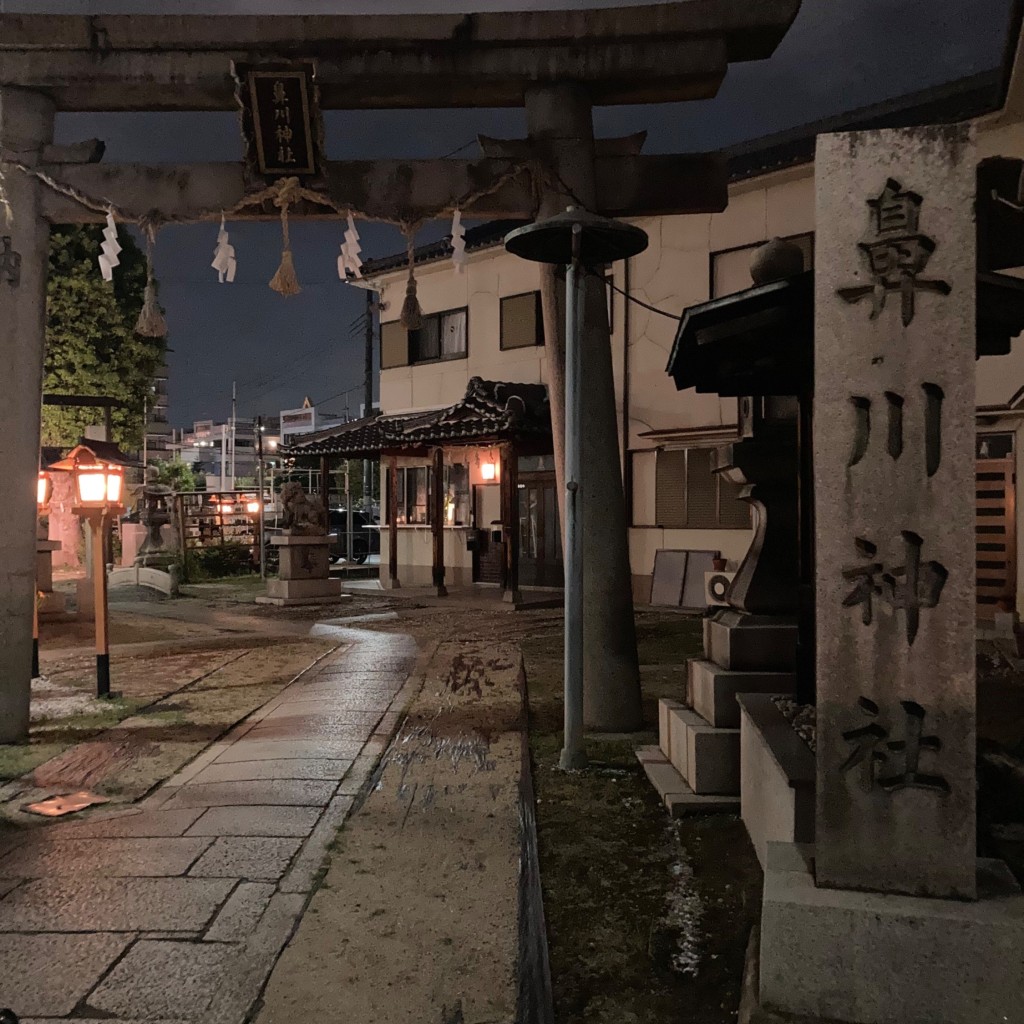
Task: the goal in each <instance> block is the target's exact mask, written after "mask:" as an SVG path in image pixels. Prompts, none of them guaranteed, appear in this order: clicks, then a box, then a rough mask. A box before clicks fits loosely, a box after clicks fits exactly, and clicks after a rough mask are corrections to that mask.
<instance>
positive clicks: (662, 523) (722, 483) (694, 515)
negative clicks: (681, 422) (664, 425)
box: [632, 447, 751, 530]
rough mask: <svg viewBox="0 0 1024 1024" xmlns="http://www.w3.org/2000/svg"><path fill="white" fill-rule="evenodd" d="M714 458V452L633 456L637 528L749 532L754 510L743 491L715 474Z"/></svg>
mask: <svg viewBox="0 0 1024 1024" xmlns="http://www.w3.org/2000/svg"><path fill="white" fill-rule="evenodd" d="M713 454H714V452H713V449H712V448H697V447H694V448H668V449H658V450H657V451H652V452H633V454H632V471H633V525H634V526H657V527H661V528H662V529H666V530H748V529H750V526H751V522H750V508H749V506H748V505H747V503H746V502H744V501H741V500H740V497H739V494H740V491H741V489H742V488H741V486H740V485H739V484H734V483H732V482H731V481H729V480H726V479H724V478H723V477H722V475H721V473H713V472H712V471H711V470H712V466H713ZM652 485H653V488H652ZM652 489H653V491H654V503H653V507H652V505H651V502H650V494H651V490H652ZM652 513H653V514H652Z"/></svg>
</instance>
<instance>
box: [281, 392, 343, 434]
mask: <svg viewBox="0 0 1024 1024" xmlns="http://www.w3.org/2000/svg"><path fill="white" fill-rule="evenodd" d="M344 422H345V417H344V416H341V415H338V414H337V413H330V412H325V411H323V410H320V409H318V408H317V407H316V406H315V405H313V404H312V403H311V402H310V401H309V400H308V399H307V400H306V402H305V403H304V404H303V406H302V408H301V409H283V410H282V411H281V444H283V445H288V444H290V443H292V441H294V440H295V439H297V438H299V437H301V436H302V435H303V434H312V433H314V432H316V431H318V430H326V429H327V428H328V427H333V426H335V425H336V424H339V423H344Z"/></svg>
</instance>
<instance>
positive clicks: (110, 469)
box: [74, 462, 124, 509]
mask: <svg viewBox="0 0 1024 1024" xmlns="http://www.w3.org/2000/svg"><path fill="white" fill-rule="evenodd" d="M74 472H75V489H76V491H77V492H78V503H79V505H81V506H82V508H96V509H99V508H107V507H108V506H111V505H120V503H121V492H122V490H123V488H124V467H122V466H115V465H113V464H111V463H103V462H96V463H94V464H86V463H76V465H75V470H74Z"/></svg>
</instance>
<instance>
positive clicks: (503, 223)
mask: <svg viewBox="0 0 1024 1024" xmlns="http://www.w3.org/2000/svg"><path fill="white" fill-rule="evenodd" d="M528 223H529V221H528V220H491V221H488V222H487V223H486V224H477V225H476V227H471V228H466V252H473V251H475V250H477V249H487V248H489V247H490V246H492V245H498V244H499V243H500V242H501V241H502V239H503V238H504V237H505V236H506V235H507V234H508V233H509V232H510V231H512V230H514V229H515V228H518V227H522V225H523V224H528ZM413 252H414V255H415V259H416V264H417V265H419V264H422V263H435V262H437V261H438V260H446V259H449V258H450V257H451V254H452V239H451V235H445V236H444V238H441V239H439V240H438V241H436V242H430V243H428V244H427V245H420V246H417V248H416V249H415V250H414V251H413ZM408 264H409V255H408V253H405V252H400V253H395V254H394V255H393V256H382V257H381V258H380V259H378V260H367V261H366V262H365V263H364V264H363V267H362V270H363V277H376V276H377V275H378V274H386V273H388V272H389V271H392V270H400V269H401V268H402V267H406V266H408Z"/></svg>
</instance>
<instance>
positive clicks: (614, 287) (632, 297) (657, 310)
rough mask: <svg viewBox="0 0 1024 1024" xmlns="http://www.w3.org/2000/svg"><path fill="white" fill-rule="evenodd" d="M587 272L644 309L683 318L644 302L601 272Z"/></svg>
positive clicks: (673, 317)
mask: <svg viewBox="0 0 1024 1024" xmlns="http://www.w3.org/2000/svg"><path fill="white" fill-rule="evenodd" d="M587 273H588V274H589V275H590V276H591V277H595V278H597V280H598V281H601V282H603V283H604V284H605V285H607V286H608V287H609V288H611V290H612V291H613V292H618V293H619V294H620V295H621V296H622V297H623V298H625V299H628V300H629V301H630V302H635V303H636V304H637V305H638V306H643V308H644V309H649V310H650V311H651V312H652V313H658V314H660V315H661V316H667V317H668V318H669V320H675V321H676V323H679V322H680V321H681V320H682V319H683V318H682V317H681V316H676V314H675V313H669V312H668V311H667V310H664V309H658V307H657V306H652V305H651V304H650V303H649V302H644V301H643V299H638V298H637V297H636V296H635V295H630V294H629V292H627V291H625V289H623V288H620V287H619V286H618V285H615V284H612V282H611V281H609V280H608V278H606V277H603V276H602V275H601V274H595V273H594V271H592V270H588V271H587Z"/></svg>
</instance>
